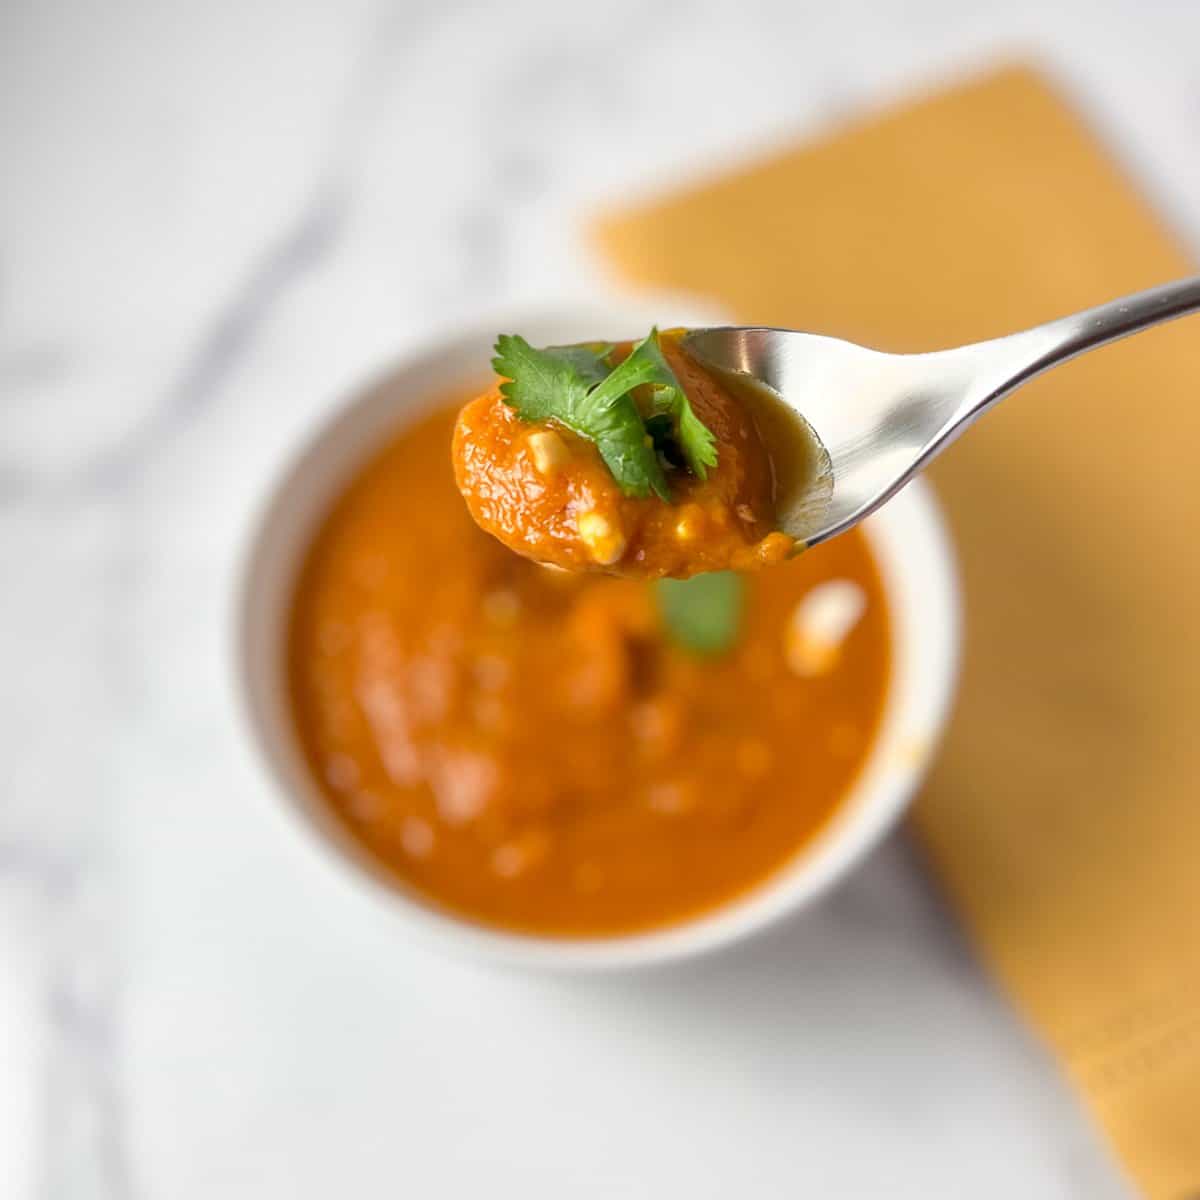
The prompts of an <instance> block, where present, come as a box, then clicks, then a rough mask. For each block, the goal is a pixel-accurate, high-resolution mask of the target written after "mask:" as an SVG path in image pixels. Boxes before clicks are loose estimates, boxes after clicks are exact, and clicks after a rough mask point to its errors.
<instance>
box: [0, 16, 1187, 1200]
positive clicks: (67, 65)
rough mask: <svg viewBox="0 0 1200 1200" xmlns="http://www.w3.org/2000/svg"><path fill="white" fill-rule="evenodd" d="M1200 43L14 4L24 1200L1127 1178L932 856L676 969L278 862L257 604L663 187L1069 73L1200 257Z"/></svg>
mask: <svg viewBox="0 0 1200 1200" xmlns="http://www.w3.org/2000/svg"><path fill="white" fill-rule="evenodd" d="M1197 44H1200V6H1196V5H1195V4H1194V3H1191V2H1189V0H1162V2H1161V3H1158V4H1155V5H1147V4H1145V3H1144V0H1143V2H1137V0H1090V2H1088V3H1083V2H1081V0H1080V2H1076V0H1065V2H1060V3H1056V4H1053V5H1049V4H1046V3H1045V2H1044V0H1036V2H1035V0H1009V2H1008V3H1006V4H1004V5H1002V6H996V5H992V4H971V3H965V2H963V0H904V2H901V0H897V2H895V3H887V4H882V3H879V4H871V3H866V2H864V0H842V2H841V3H838V4H836V5H831V4H827V3H811V2H810V0H743V2H742V3H740V4H737V5H730V4H719V3H712V2H708V0H705V2H702V3H691V4H683V3H661V4H653V5H638V4H633V3H629V2H626V0H610V2H609V3H606V4H603V5H588V6H582V5H571V4H562V3H554V2H553V0H534V2H531V3H516V4H507V5H498V4H497V5H487V6H485V5H479V4H461V3H454V2H453V0H425V2H419V0H416V2H412V3H396V4H390V5H389V4H383V3H368V2H367V0H340V2H337V3H333V2H330V3H324V4H318V3H312V2H311V0H288V2H286V3H285V2H283V0H226V2H221V3H211V2H210V3H204V4H201V3H199V2H198V0H183V2H181V3H160V2H158V0H117V2H116V3H113V4H108V5H80V4H75V3H70V2H69V0H6V3H4V4H3V5H0V152H2V159H0V162H2V164H3V165H2V167H0V180H2V182H0V562H3V564H4V565H3V568H2V571H3V576H2V579H3V582H2V585H0V618H2V619H0V663H3V664H4V670H3V671H2V672H0V746H2V750H3V753H2V754H0V782H2V788H0V1195H3V1196H4V1197H6V1198H7V1197H11V1198H13V1200H24V1198H25V1197H52V1198H54V1200H60V1198H61V1200H75V1198H77V1197H78V1198H83V1197H87V1198H98V1200H118V1198H119V1200H126V1198H134V1197H150V1198H155V1200H157V1198H159V1197H164V1198H165V1197H172V1198H182V1200H187V1198H189V1197H196V1198H197V1200H199V1198H201V1197H203V1198H205V1200H207V1198H208V1197H212V1196H221V1197H223V1198H225V1200H233V1198H238V1197H246V1198H248V1200H249V1198H253V1200H272V1198H275V1197H278V1198H280V1200H284V1198H287V1200H304V1198H306V1197H324V1196H327V1195H333V1194H337V1195H346V1196H353V1197H356V1198H358V1200H366V1198H369V1197H374V1196H380V1197H382V1196H394V1195H413V1196H422V1197H430V1198H440V1197H458V1196H467V1195H476V1194H484V1193H485V1192H486V1194H488V1195H495V1196H502V1197H504V1196H522V1197H537V1196H547V1197H550V1196H559V1195H561V1194H563V1193H564V1192H569V1193H570V1194H571V1195H573V1196H578V1197H581V1198H587V1197H609V1196H615V1195H619V1196H629V1197H641V1196H646V1197H651V1196H654V1197H659V1196H664V1195H666V1196H671V1195H690V1196H694V1197H718V1196H725V1195H727V1194H729V1193H730V1191H731V1190H732V1191H733V1193H734V1194H740V1193H741V1192H743V1191H744V1192H745V1194H748V1195H754V1196H756V1197H777V1196H778V1197H784V1196H787V1197H792V1196H801V1195H819V1196H876V1195H882V1194H886V1195H889V1196H894V1197H902V1196H913V1197H917V1196H920V1197H931V1196H947V1197H952V1196H960V1195H967V1194H969V1195H972V1196H974V1197H997V1198H999V1197H1005V1198H1007V1197H1012V1196H1022V1197H1027V1198H1034V1200H1036V1198H1042V1197H1045V1198H1061V1197H1085V1196H1086V1197H1106V1196H1107V1197H1116V1196H1120V1195H1123V1194H1125V1193H1124V1188H1123V1185H1122V1183H1121V1182H1120V1179H1119V1174H1118V1171H1117V1169H1116V1167H1115V1166H1114V1164H1113V1163H1112V1162H1111V1161H1110V1160H1109V1158H1108V1157H1107V1154H1106V1151H1105V1150H1104V1149H1103V1147H1102V1146H1101V1145H1100V1144H1099V1141H1098V1139H1097V1138H1096V1136H1095V1135H1094V1133H1093V1132H1092V1130H1091V1129H1090V1128H1089V1126H1088V1124H1087V1122H1086V1120H1085V1118H1084V1117H1083V1115H1082V1114H1081V1112H1080V1111H1079V1110H1078V1108H1077V1106H1076V1104H1075V1102H1074V1100H1073V1099H1072V1097H1071V1096H1070V1094H1069V1093H1068V1091H1067V1089H1066V1088H1065V1086H1064V1085H1063V1084H1062V1083H1061V1082H1060V1081H1059V1080H1058V1079H1057V1077H1056V1074H1055V1072H1054V1070H1053V1068H1052V1066H1051V1065H1050V1064H1049V1062H1048V1061H1047V1060H1046V1058H1045V1057H1044V1055H1043V1053H1042V1051H1041V1049H1040V1048H1039V1047H1038V1046H1037V1045H1036V1044H1035V1043H1034V1041H1033V1039H1032V1038H1031V1036H1030V1035H1029V1034H1028V1033H1027V1032H1025V1031H1024V1030H1023V1029H1022V1027H1021V1026H1020V1024H1019V1023H1018V1021H1017V1020H1016V1019H1015V1017H1014V1016H1013V1014H1012V1013H1011V1012H1010V1011H1009V1009H1008V1007H1007V1006H1006V1004H1005V1002H1004V1000H1003V999H1002V998H1001V997H1000V996H999V994H998V993H997V992H996V991H995V990H994V989H993V987H992V986H991V985H990V984H989V982H988V981H987V980H986V979H985V977H984V976H983V975H982V973H981V972H980V970H979V968H978V967H977V966H976V964H975V963H974V961H973V959H972V957H971V954H970V952H969V950H968V949H967V947H966V946H965V944H964V943H963V941H962V939H961V938H960V935H959V934H958V932H957V931H956V929H955V926H954V924H953V921H952V919H951V918H950V917H949V916H948V914H947V913H946V912H945V911H944V910H943V908H942V906H941V905H940V903H939V901H938V899H937V898H936V896H935V895H934V894H933V892H932V891H931V889H930V887H929V885H928V883H927V881H926V878H925V876H924V873H923V871H922V869H921V867H920V865H919V863H918V862H917V861H916V859H915V857H914V856H913V854H912V852H911V850H910V848H909V847H908V845H907V844H906V842H905V841H904V839H903V838H896V839H893V841H892V842H891V843H890V844H889V845H887V846H886V847H885V848H884V849H883V850H882V851H881V852H880V853H878V854H877V855H876V856H875V858H874V859H873V860H872V861H871V862H870V863H869V864H868V865H867V866H866V867H865V868H864V869H863V870H862V871H861V872H860V873H859V874H858V875H857V876H856V877H855V878H854V879H853V880H852V881H851V882H849V883H848V884H847V885H846V886H845V887H843V888H842V889H841V890H840V891H838V892H837V893H836V894H835V895H833V896H832V897H831V898H830V899H829V900H828V901H827V902H826V903H824V904H823V905H822V906H821V907H820V908H819V909H818V910H816V911H815V912H814V913H812V915H811V916H810V917H808V918H807V919H805V920H803V921H801V922H799V923H796V924H794V925H792V926H790V927H788V928H787V929H786V930H784V931H783V932H782V933H781V934H779V935H777V936H775V937H773V938H771V939H770V940H768V941H766V942H763V943H760V944H758V945H755V946H753V947H751V948H749V949H748V950H745V951H743V952H740V953H735V954H732V955H728V956H725V957H722V958H718V959H714V960H712V961H710V962H707V963H704V964H701V965H698V966H694V967H691V968H688V969H684V970H679V971H672V972H668V973H663V974H656V975H651V976H643V977H636V978H624V979H612V980H576V981H570V980H547V979H541V978H534V977H524V976H519V975H506V974H503V973H497V972H495V971H491V970H486V969H483V968H478V967H473V966H467V965H463V964H459V963H453V962H446V961H441V960H439V959H435V958H432V957H429V956H427V955H426V954H425V953H423V952H420V951H418V950H417V949H415V948H412V947H410V946H406V945H401V944H397V943H396V942H395V940H394V939H393V938H389V937H388V936H387V934H386V932H384V931H381V930H379V929H377V928H376V927H375V926H374V925H372V924H370V923H369V922H364V921H361V920H359V919H358V918H359V916H360V913H359V910H358V907H357V903H358V902H357V901H355V900H352V899H351V898H350V897H348V896H347V895H345V894H344V893H342V892H341V891H340V890H339V889H336V888H333V887H328V886H326V885H325V884H324V883H322V882H320V881H319V880H315V879H314V878H313V877H311V876H310V875H309V874H308V873H307V872H306V871H304V870H303V869H302V868H301V866H300V864H298V863H297V862H296V861H294V860H293V859H292V858H291V857H289V856H288V855H286V854H285V853H284V852H283V851H282V849H281V847H280V842H279V837H278V831H277V829H276V827H275V825H274V823H273V821H272V819H271V818H270V816H269V815H268V814H269V808H268V806H267V804H266V803H264V802H263V798H262V797H261V795H260V793H261V791H262V786H263V785H262V783H261V781H260V779H259V777H258V775H257V774H256V773H255V771H254V769H253V767H252V764H251V762H250V760H249V756H248V754H247V751H246V750H245V748H244V747H243V745H242V743H241V741H240V740H239V737H238V734H237V729H236V725H235V720H234V717H233V708H232V703H231V685H230V681H229V673H228V669H227V668H228V644H227V634H228V622H227V618H228V608H229V597H230V588H231V579H232V572H233V569H234V563H235V557H236V548H237V545H238V543H239V539H240V537H241V534H242V531H243V529H244V527H245V522H246V520H247V515H248V513H249V512H250V511H251V509H252V507H253V505H254V504H255V502H256V501H257V500H258V498H259V496H260V495H261V492H262V489H263V487H264V484H265V482H266V480H267V479H268V478H269V476H270V474H271V472H272V471H273V470H275V469H276V468H277V467H278V466H279V465H280V463H281V462H282V461H283V458H284V457H285V456H286V454H287V453H288V452H289V450H290V449H291V448H292V447H293V446H294V445H295V442H296V439H297V437H298V436H299V435H300V434H301V433H302V431H303V430H305V429H307V428H308V427H309V426H310V425H311V423H312V422H313V421H314V420H316V419H317V418H318V417H319V416H320V414H321V413H323V412H325V411H326V410H327V408H328V406H329V404H330V403H331V402H332V401H333V400H334V399H335V398H336V397H337V396H338V395H339V393H341V392H343V391H344V390H345V389H346V388H347V387H348V386H352V385H354V384H355V383H356V382H358V381H359V380H361V379H362V378H363V376H364V375H365V374H368V373H369V372H371V371H372V370H373V369H374V368H376V367H377V366H378V365H379V364H380V363H381V362H383V361H385V360H386V359H388V358H390V357H392V356H394V355H396V354H397V353H402V352H403V351H404V350H405V348H406V347H410V346H412V345H415V344H416V343H418V342H419V341H420V340H421V339H422V338H424V337H426V336H428V335H429V334H431V333H434V332H437V331H440V330H443V329H446V328H447V327H450V326H453V325H454V324H455V323H457V322H460V321H462V320H464V319H466V318H468V317H469V316H470V315H472V314H473V313H475V312H476V311H477V310H478V309H479V308H480V307H490V306H495V305H500V304H507V303H511V302H518V301H544V300H545V299H546V298H548V297H555V296H563V295H572V294H575V295H577V294H580V293H581V292H584V291H586V290H587V289H588V288H591V287H596V286H600V284H599V282H598V275H597V271H596V266H595V264H594V263H591V262H590V261H589V260H588V258H587V256H586V254H585V252H584V250H583V249H582V246H581V244H580V240H579V236H578V231H579V224H580V220H581V217H582V216H584V215H586V213H588V212H589V211H593V210H595V209H596V208H598V207H602V206H603V205H604V203H605V202H606V200H608V199H609V198H611V197H613V196H616V195H620V194H622V193H624V192H626V191H627V190H628V189H630V188H635V189H652V188H653V187H655V186H658V185H661V184H662V183H664V182H665V181H668V180H675V179H680V178H684V177H686V176H688V175H689V174H693V173H695V172H697V171H702V170H707V169H710V168H711V167H712V166H713V165H714V164H715V163H717V162H719V161H721V160H722V159H723V158H726V157H729V156H737V155H742V154H745V153H748V152H751V151H752V150H754V149H755V148H756V147H758V146H762V145H768V144H770V143H771V142H772V141H773V140H776V139H778V138H781V137H784V136H790V135H792V134H801V135H803V134H807V133H811V132H816V131H820V130H823V129H826V128H828V127H830V126H831V125H833V124H836V123H838V122H840V121H843V120H845V119H846V118H848V117H853V116H855V115H857V114H860V113H865V112H870V111H872V110H874V109H876V108H878V107H879V106H881V105H883V104H885V103H887V102H888V101H889V100H891V99H893V98H896V97H898V96H901V95H904V94H905V93H907V92H908V91H909V90H911V89H913V88H920V87H925V86H928V85H930V84H931V83H933V82H935V81H936V80H938V79H939V78H942V77H944V76H946V75H949V76H954V75H957V74H961V73H963V72H966V71H969V70H971V69H972V68H974V67H976V66H978V65H980V64H983V63H987V62H990V61H992V60H994V59H996V58H1004V57H1034V58H1037V59H1039V60H1041V61H1042V62H1044V64H1045V65H1046V66H1047V68H1048V69H1050V70H1052V71H1053V72H1054V73H1055V74H1056V75H1057V76H1058V77H1059V79H1060V80H1061V81H1062V83H1063V84H1064V86H1066V87H1067V88H1068V90H1069V91H1070V92H1071V93H1072V94H1073V95H1074V96H1075V97H1076V99H1077V100H1078V102H1079V103H1080V104H1081V105H1082V106H1083V107H1084V108H1085V110H1086V111H1087V112H1088V113H1089V114H1090V115H1091V117H1092V119H1093V120H1094V121H1095V122H1096V123H1097V124H1098V125H1099V126H1100V128H1101V129H1103V130H1104V132H1105V134H1106V136H1107V137H1108V139H1109V140H1110V142H1111V144H1112V145H1113V146H1114V148H1115V149H1116V151H1117V152H1118V153H1119V154H1120V155H1121V156H1122V157H1123V158H1124V160H1125V161H1126V162H1127V163H1128V164H1129V166H1130V168H1131V169H1132V170H1134V171H1135V172H1137V174H1138V175H1139V177H1140V178H1141V179H1142V180H1143V183H1144V186H1145V188H1146V189H1147V191H1148V192H1149V194H1150V195H1151V196H1152V197H1153V198H1154V200H1155V201H1156V202H1157V203H1158V204H1159V206H1160V208H1161V209H1162V210H1163V211H1164V212H1166V213H1167V214H1168V215H1169V216H1170V217H1171V218H1172V219H1173V220H1174V222H1175V224H1176V226H1177V228H1178V229H1179V230H1180V232H1181V235H1182V236H1183V237H1184V238H1186V239H1188V240H1190V241H1191V242H1192V243H1193V244H1195V243H1196V242H1197V239H1198V238H1200V137H1198V134H1200V72H1198V71H1197V68H1196V59H1195V53H1194V50H1195V46H1196V45H1197ZM681 127H682V128H687V129H688V130H689V133H690V136H689V138H686V139H674V138H672V139H671V141H669V142H665V141H664V139H663V138H662V136H661V134H662V131H663V130H677V129H679V128H681Z"/></svg>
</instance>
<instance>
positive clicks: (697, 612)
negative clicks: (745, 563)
mask: <svg viewBox="0 0 1200 1200" xmlns="http://www.w3.org/2000/svg"><path fill="white" fill-rule="evenodd" d="M745 590H746V582H745V580H744V579H743V578H742V576H741V575H739V574H737V573H736V572H735V571H713V572H712V573H711V574H708V575H694V576H693V577H692V578H691V579H659V580H657V581H656V582H655V584H654V594H655V599H656V600H657V601H658V611H659V614H660V615H661V616H662V620H663V625H664V626H665V627H666V631H667V633H668V635H669V636H670V637H671V639H672V640H673V641H674V642H676V643H677V644H678V645H679V646H681V647H682V648H683V649H684V650H689V651H691V652H692V653H693V654H699V655H703V656H706V657H707V656H711V655H716V654H723V653H725V651H727V650H729V649H730V648H731V647H732V646H733V644H734V642H736V641H737V636H738V633H739V631H740V630H741V626H742V610H743V608H744V606H745Z"/></svg>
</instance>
